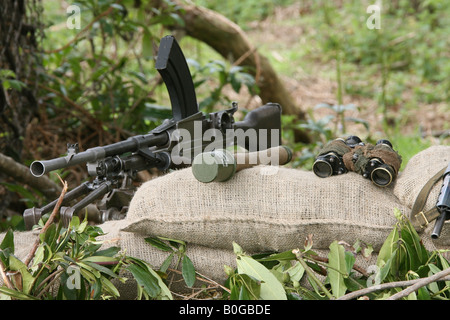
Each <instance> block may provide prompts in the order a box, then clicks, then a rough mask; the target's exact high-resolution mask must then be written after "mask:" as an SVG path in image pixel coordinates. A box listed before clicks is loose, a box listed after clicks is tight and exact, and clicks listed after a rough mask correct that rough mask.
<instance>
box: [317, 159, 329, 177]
mask: <svg viewBox="0 0 450 320" xmlns="http://www.w3.org/2000/svg"><path fill="white" fill-rule="evenodd" d="M313 171H314V173H315V174H316V175H317V176H318V177H321V178H326V177H329V176H331V175H332V174H333V168H332V167H331V165H330V164H329V163H328V162H327V161H323V160H316V161H315V162H314V165H313Z"/></svg>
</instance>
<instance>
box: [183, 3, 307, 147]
mask: <svg viewBox="0 0 450 320" xmlns="http://www.w3.org/2000/svg"><path fill="white" fill-rule="evenodd" d="M180 6H182V8H183V10H184V13H181V14H180V15H181V18H182V19H183V20H184V22H185V27H184V30H185V31H186V34H187V35H189V36H191V37H193V38H195V39H198V40H200V41H202V42H204V43H206V44H208V45H209V46H210V47H212V48H213V49H215V50H216V51H217V52H218V53H219V54H220V55H222V56H223V57H224V58H225V59H229V60H231V61H233V62H234V63H236V62H238V64H240V65H243V66H250V67H251V70H254V72H253V76H254V77H255V80H256V82H257V85H258V87H259V89H260V93H259V96H260V97H261V99H262V101H263V103H267V102H275V103H279V104H280V105H281V107H282V109H283V113H284V114H290V115H295V116H296V117H297V119H298V120H305V119H306V114H305V112H304V111H303V110H301V109H300V107H299V106H297V105H296V104H295V102H294V100H293V98H292V96H291V95H290V93H289V92H288V91H287V90H286V87H285V86H284V84H283V82H282V81H281V80H280V78H279V77H278V75H277V73H276V72H275V70H274V69H273V68H272V66H271V64H270V62H269V61H268V59H267V58H266V57H264V56H263V55H261V54H260V53H259V52H258V51H257V50H256V48H255V47H254V46H253V45H252V44H251V42H250V41H249V39H248V38H247V36H246V35H245V33H244V32H243V31H242V29H241V28H240V27H239V26H238V25H236V24H235V23H233V22H232V21H230V20H228V19H227V18H225V17H224V16H222V15H220V14H218V13H217V12H215V11H212V10H208V9H206V8H202V7H198V6H195V5H185V4H180ZM296 140H297V141H301V142H305V143H307V142H310V138H309V136H308V134H307V133H306V132H300V131H299V132H296Z"/></svg>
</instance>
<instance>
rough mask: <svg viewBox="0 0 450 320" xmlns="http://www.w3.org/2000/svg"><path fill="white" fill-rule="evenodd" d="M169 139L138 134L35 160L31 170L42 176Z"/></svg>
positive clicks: (157, 135) (156, 144) (166, 136)
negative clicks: (107, 143) (121, 139)
mask: <svg viewBox="0 0 450 320" xmlns="http://www.w3.org/2000/svg"><path fill="white" fill-rule="evenodd" d="M168 139H169V138H168V135H167V134H166V133H161V134H152V133H150V134H147V135H137V136H133V137H130V138H128V139H127V140H124V141H120V142H117V143H113V144H110V145H107V146H104V147H95V148H90V149H87V150H86V151H83V152H80V153H75V154H72V155H67V156H65V157H61V158H56V159H51V160H42V161H34V162H33V163H32V164H31V166H30V171H31V174H32V175H33V176H35V177H41V176H42V175H44V174H45V173H47V172H50V171H53V170H56V169H62V168H66V167H69V166H74V165H77V164H81V163H86V162H94V161H97V160H100V159H103V158H106V157H110V156H114V155H121V154H123V153H126V152H135V151H137V150H139V149H140V148H144V147H148V146H159V145H164V144H166V143H167V141H168Z"/></svg>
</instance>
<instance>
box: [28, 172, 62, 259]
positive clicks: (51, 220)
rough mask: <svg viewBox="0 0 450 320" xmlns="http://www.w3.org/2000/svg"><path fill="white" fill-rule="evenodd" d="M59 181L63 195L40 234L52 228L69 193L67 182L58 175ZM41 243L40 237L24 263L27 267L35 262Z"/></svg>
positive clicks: (60, 196)
mask: <svg viewBox="0 0 450 320" xmlns="http://www.w3.org/2000/svg"><path fill="white" fill-rule="evenodd" d="M58 178H59V180H61V183H62V184H63V189H62V191H61V194H60V195H59V198H58V202H57V203H56V205H55V207H54V208H53V211H52V213H51V214H50V217H49V218H48V220H47V222H46V223H45V225H44V227H43V228H42V229H41V231H40V232H39V234H43V233H45V232H46V231H47V229H48V228H49V227H50V225H51V224H52V223H53V221H54V220H55V217H56V215H57V213H58V212H59V208H60V207H61V204H62V202H63V200H64V196H65V195H66V192H67V182H66V181H62V179H61V177H60V176H59V175H58ZM39 243H40V237H38V238H37V239H36V241H35V242H34V244H33V247H32V248H31V251H30V253H28V256H27V258H26V260H25V262H24V264H25V265H26V266H28V265H29V264H30V262H31V260H33V257H34V254H35V253H36V250H37V248H38V246H39Z"/></svg>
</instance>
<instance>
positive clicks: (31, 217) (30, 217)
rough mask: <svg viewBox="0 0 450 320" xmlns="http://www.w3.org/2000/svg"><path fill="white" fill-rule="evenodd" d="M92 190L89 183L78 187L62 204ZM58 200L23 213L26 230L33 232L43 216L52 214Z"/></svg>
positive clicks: (69, 193) (67, 194)
mask: <svg viewBox="0 0 450 320" xmlns="http://www.w3.org/2000/svg"><path fill="white" fill-rule="evenodd" d="M90 190H91V189H90V188H89V182H84V183H82V184H80V185H79V186H78V187H76V188H74V189H72V190H70V191H69V192H67V193H66V194H65V196H64V198H63V202H62V204H67V203H68V202H70V201H72V200H74V199H76V198H78V197H80V196H82V195H85V194H87V193H88V192H89V191H90ZM57 202H58V199H56V200H53V201H52V202H50V203H49V204H47V205H45V206H43V207H42V208H35V207H33V208H29V209H25V210H24V212H23V219H24V222H25V229H26V230H31V228H32V227H33V226H34V225H36V224H38V223H39V219H41V217H42V215H44V214H46V213H48V212H50V211H51V210H53V208H54V207H55V206H56V203H57Z"/></svg>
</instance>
